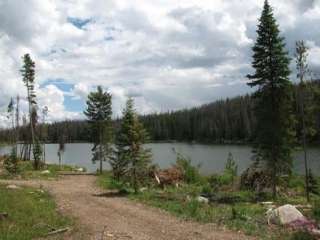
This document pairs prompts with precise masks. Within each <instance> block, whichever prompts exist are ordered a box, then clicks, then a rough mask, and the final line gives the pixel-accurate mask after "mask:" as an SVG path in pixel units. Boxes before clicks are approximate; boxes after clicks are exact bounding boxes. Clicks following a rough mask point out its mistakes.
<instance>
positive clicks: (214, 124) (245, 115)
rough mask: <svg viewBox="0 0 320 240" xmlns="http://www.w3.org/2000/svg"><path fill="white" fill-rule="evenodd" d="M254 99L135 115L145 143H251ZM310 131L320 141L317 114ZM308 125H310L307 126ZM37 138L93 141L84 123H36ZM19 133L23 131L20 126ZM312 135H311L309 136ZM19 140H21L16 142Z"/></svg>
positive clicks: (319, 86) (0, 135)
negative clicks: (39, 135)
mask: <svg viewBox="0 0 320 240" xmlns="http://www.w3.org/2000/svg"><path fill="white" fill-rule="evenodd" d="M293 87H294V91H293V107H294V109H295V111H294V114H295V117H296V119H297V118H298V115H299V110H298V108H297V106H298V101H297V100H298V97H297V93H298V90H299V85H297V84H296V85H294V86H293ZM315 91H320V80H313V81H308V82H307V83H306V93H305V95H307V96H312V94H314V93H313V92H315ZM318 104H319V103H318V102H317V101H316V100H315V99H314V98H313V99H310V100H309V103H308V108H309V109H312V108H316V107H317V105H318ZM254 105H255V100H254V99H253V97H252V96H251V95H245V96H238V97H234V98H227V99H225V100H218V101H216V102H213V103H209V104H205V105H202V106H199V107H194V108H191V109H184V110H179V111H171V112H165V113H153V114H148V115H143V116H139V119H140V120H141V122H142V123H143V124H144V126H145V128H146V129H147V131H148V133H149V140H150V141H153V142H158V141H185V142H193V141H195V142H200V143H241V144H251V143H253V142H254V139H255V128H256V127H255V126H256V117H255V112H254ZM310 118H311V120H312V121H313V130H312V131H311V132H309V133H308V134H309V140H308V141H309V142H310V143H314V144H318V143H319V142H320V113H319V112H317V113H316V114H314V115H313V116H311V117H310ZM120 120H121V119H116V120H113V121H112V125H113V127H114V128H119V122H120ZM308 125H310V124H309V123H308ZM40 127H41V128H42V131H41V139H42V140H43V141H45V142H47V143H59V139H60V138H61V136H62V135H63V136H64V139H65V142H67V143H75V142H93V141H94V139H93V138H92V134H91V130H90V127H89V124H88V122H87V121H86V120H66V121H61V122H54V123H44V124H43V123H40ZM20 128H21V130H20V132H25V128H23V127H20ZM295 131H296V135H297V136H298V138H301V126H299V125H296V127H295ZM312 132H314V133H312ZM10 135H11V130H10V129H2V130H1V131H0V139H1V140H2V141H9V140H10V139H9V136H10ZM20 141H22V139H20Z"/></svg>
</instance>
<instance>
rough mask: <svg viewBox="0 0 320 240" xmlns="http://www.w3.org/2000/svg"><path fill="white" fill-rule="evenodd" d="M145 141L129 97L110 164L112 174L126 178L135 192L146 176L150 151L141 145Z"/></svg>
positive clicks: (142, 129)
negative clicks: (113, 156)
mask: <svg viewBox="0 0 320 240" xmlns="http://www.w3.org/2000/svg"><path fill="white" fill-rule="evenodd" d="M146 141H147V132H146V130H145V129H144V127H143V125H142V124H141V123H140V121H139V119H138V115H137V114H136V113H135V110H134V104H133V99H131V98H129V99H128V101H127V103H126V108H125V109H124V111H123V118H122V122H121V127H120V131H119V133H118V135H117V138H116V147H117V153H116V156H117V158H115V159H113V161H112V162H111V166H112V168H113V172H114V176H115V177H116V178H122V179H124V178H126V179H128V180H129V182H130V184H131V186H132V187H133V188H134V191H135V192H137V191H138V188H139V186H140V185H141V184H144V183H145V182H146V180H147V178H148V170H149V167H150V164H151V151H150V149H145V148H144V147H143V144H144V143H145V142H146Z"/></svg>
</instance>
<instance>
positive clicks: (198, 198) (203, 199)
mask: <svg viewBox="0 0 320 240" xmlns="http://www.w3.org/2000/svg"><path fill="white" fill-rule="evenodd" d="M197 201H198V202H200V203H209V199H208V198H205V197H202V196H198V197H197Z"/></svg>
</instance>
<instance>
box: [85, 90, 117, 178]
mask: <svg viewBox="0 0 320 240" xmlns="http://www.w3.org/2000/svg"><path fill="white" fill-rule="evenodd" d="M111 98H112V96H111V94H110V93H108V92H104V91H103V89H102V87H101V86H98V87H97V91H96V92H91V93H90V94H89V95H88V100H87V109H86V111H85V112H84V114H85V115H86V116H87V118H88V120H89V123H90V124H91V130H92V135H93V136H97V137H93V140H94V146H93V148H92V152H93V157H92V161H93V162H95V161H99V162H100V173H102V167H103V166H102V162H103V161H106V160H107V159H109V158H110V157H111V156H112V152H113V151H112V147H111V142H112V128H111V124H112V123H111V116H112V103H111Z"/></svg>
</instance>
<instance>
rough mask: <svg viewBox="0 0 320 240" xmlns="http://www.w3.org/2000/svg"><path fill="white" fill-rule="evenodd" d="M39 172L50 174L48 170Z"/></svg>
mask: <svg viewBox="0 0 320 240" xmlns="http://www.w3.org/2000/svg"><path fill="white" fill-rule="evenodd" d="M41 174H43V175H45V174H50V170H44V171H42V172H41Z"/></svg>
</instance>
